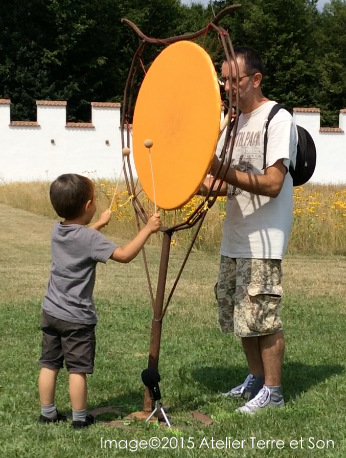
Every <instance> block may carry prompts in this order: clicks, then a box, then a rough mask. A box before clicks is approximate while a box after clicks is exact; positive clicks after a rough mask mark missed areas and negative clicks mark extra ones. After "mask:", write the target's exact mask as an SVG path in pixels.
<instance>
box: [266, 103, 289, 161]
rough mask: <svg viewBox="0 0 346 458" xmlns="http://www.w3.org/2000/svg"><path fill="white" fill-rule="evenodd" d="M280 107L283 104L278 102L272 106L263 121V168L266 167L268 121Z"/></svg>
mask: <svg viewBox="0 0 346 458" xmlns="http://www.w3.org/2000/svg"><path fill="white" fill-rule="evenodd" d="M281 108H284V107H283V105H280V104H279V103H277V104H275V105H274V106H273V108H272V109H271V110H270V112H269V115H268V119H267V121H266V123H265V131H264V144H263V168H262V170H264V169H265V168H266V162H267V144H268V126H269V123H270V121H271V120H272V119H273V118H274V116H275V115H276V113H277V112H278V111H279V110H281Z"/></svg>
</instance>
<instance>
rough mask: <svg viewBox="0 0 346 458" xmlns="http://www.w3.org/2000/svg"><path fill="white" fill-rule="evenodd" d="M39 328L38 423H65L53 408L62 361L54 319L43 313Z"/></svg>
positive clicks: (64, 417) (63, 416) (63, 418)
mask: <svg viewBox="0 0 346 458" xmlns="http://www.w3.org/2000/svg"><path fill="white" fill-rule="evenodd" d="M41 328H42V332H43V338H42V354H41V358H40V361H39V363H40V364H41V366H42V367H41V371H40V375H39V378H38V390H39V395H40V401H41V416H40V417H39V419H38V421H39V422H40V423H55V422H57V421H65V420H66V416H65V415H62V414H60V413H59V412H58V411H57V409H56V406H55V387H56V381H57V377H58V373H59V370H60V368H61V367H62V366H63V361H64V357H63V354H62V348H61V341H60V336H59V331H58V329H57V327H56V319H55V318H53V317H51V316H49V315H48V314H47V313H45V312H43V316H42V325H41Z"/></svg>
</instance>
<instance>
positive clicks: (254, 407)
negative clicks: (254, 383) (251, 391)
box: [237, 385, 285, 414]
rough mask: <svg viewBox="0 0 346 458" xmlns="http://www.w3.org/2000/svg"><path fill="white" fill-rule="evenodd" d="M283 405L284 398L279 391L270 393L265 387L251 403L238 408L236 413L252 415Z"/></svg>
mask: <svg viewBox="0 0 346 458" xmlns="http://www.w3.org/2000/svg"><path fill="white" fill-rule="evenodd" d="M284 405H285V402H284V398H283V396H282V394H281V389H280V390H279V391H275V392H274V391H271V390H270V389H269V388H268V387H267V386H265V385H264V387H263V388H262V389H261V390H260V391H259V393H258V394H257V396H255V397H254V398H253V399H251V401H248V402H247V403H246V404H245V406H243V407H239V408H238V409H237V411H238V412H242V413H247V414H253V413H255V412H257V411H258V410H261V409H266V408H269V409H272V408H274V407H283V406H284Z"/></svg>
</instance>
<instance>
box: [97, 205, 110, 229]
mask: <svg viewBox="0 0 346 458" xmlns="http://www.w3.org/2000/svg"><path fill="white" fill-rule="evenodd" d="M111 214H112V212H111V211H110V210H108V209H107V210H105V211H104V212H103V213H101V215H100V218H99V223H100V224H101V225H102V227H104V226H107V224H108V223H109V220H110V219H111Z"/></svg>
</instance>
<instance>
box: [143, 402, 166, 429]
mask: <svg viewBox="0 0 346 458" xmlns="http://www.w3.org/2000/svg"><path fill="white" fill-rule="evenodd" d="M156 412H157V414H159V413H162V416H163V418H164V420H165V423H166V425H167V426H168V427H169V428H170V427H171V424H170V422H169V420H168V417H167V415H166V412H165V411H164V408H163V407H162V404H161V402H160V400H159V399H157V400H156V401H155V406H154V410H153V411H152V412H151V414H150V415H149V417H148V418H147V419H146V420H145V421H146V422H148V421H149V420H150V418H151V417H152V416H153V415H154V414H155V413H156Z"/></svg>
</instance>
